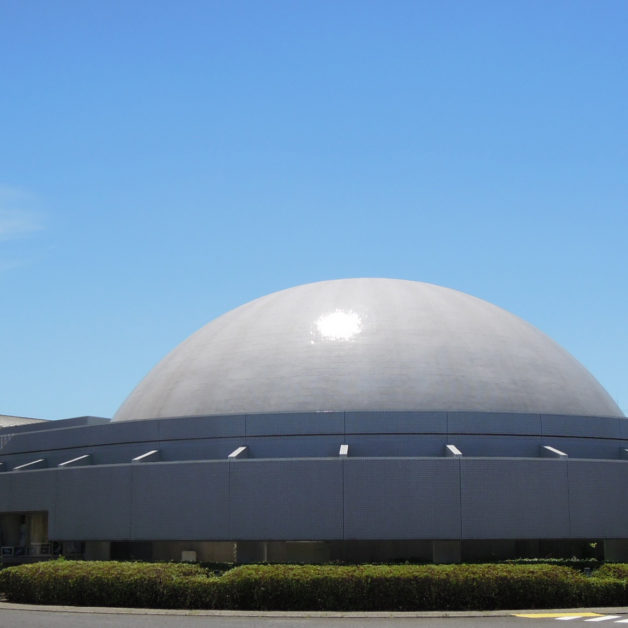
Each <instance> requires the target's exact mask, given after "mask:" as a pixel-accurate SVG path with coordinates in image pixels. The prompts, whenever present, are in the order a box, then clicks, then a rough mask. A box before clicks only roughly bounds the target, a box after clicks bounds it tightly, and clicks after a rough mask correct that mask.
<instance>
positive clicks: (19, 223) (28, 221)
mask: <svg viewBox="0 0 628 628" xmlns="http://www.w3.org/2000/svg"><path fill="white" fill-rule="evenodd" d="M42 229H43V225H42V223H41V219H40V217H39V215H38V214H37V213H35V212H33V211H30V210H27V209H12V208H8V209H5V208H3V207H1V206H0V240H13V239H14V238H20V237H23V236H25V235H28V234H29V233H33V232H34V231H41V230H42Z"/></svg>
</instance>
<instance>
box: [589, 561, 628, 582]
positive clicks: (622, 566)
mask: <svg viewBox="0 0 628 628" xmlns="http://www.w3.org/2000/svg"><path fill="white" fill-rule="evenodd" d="M595 575H596V576H599V577H602V578H617V579H618V580H628V565H627V564H626V563H606V564H605V565H603V566H602V567H600V568H599V569H598V570H597V571H596V572H595Z"/></svg>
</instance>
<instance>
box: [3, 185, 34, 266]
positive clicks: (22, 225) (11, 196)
mask: <svg viewBox="0 0 628 628" xmlns="http://www.w3.org/2000/svg"><path fill="white" fill-rule="evenodd" d="M36 204H37V203H36V199H35V198H33V196H32V195H30V194H28V193H27V192H25V191H23V190H20V189H17V188H13V187H9V186H6V185H2V184H0V273H4V272H7V271H10V270H12V269H14V268H18V267H20V266H24V265H25V264H28V263H29V262H28V261H27V260H28V259H29V258H30V257H32V251H29V249H28V247H27V248H26V249H25V248H24V244H25V243H24V242H23V240H24V238H27V237H28V236H30V235H32V234H34V233H36V232H38V231H42V230H43V229H44V222H43V216H42V214H41V212H39V211H37V210H36V209H35V206H36Z"/></svg>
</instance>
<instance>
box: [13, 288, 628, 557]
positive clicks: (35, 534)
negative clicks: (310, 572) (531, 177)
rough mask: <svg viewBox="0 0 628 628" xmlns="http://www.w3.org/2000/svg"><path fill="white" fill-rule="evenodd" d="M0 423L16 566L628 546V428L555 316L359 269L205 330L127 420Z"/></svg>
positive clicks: (123, 414) (507, 553)
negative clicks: (72, 559)
mask: <svg viewBox="0 0 628 628" xmlns="http://www.w3.org/2000/svg"><path fill="white" fill-rule="evenodd" d="M1 424H2V425H4V427H2V428H1V429H0V465H1V470H2V471H3V472H2V473H0V534H1V537H0V543H1V545H2V558H3V561H4V562H12V561H18V560H27V559H29V560H30V559H37V558H43V557H46V556H50V555H55V554H58V553H63V554H64V555H68V556H75V555H78V556H82V557H85V558H131V557H133V558H142V559H152V560H181V559H184V560H201V561H223V560H225V561H226V560H228V561H230V560H238V561H263V560H267V561H292V560H297V561H326V560H398V559H417V560H433V561H437V562H443V561H460V560H480V559H491V558H503V557H517V556H540V555H546V554H550V553H568V554H571V553H578V552H579V551H581V550H582V548H583V547H591V546H593V545H594V544H596V543H597V546H596V548H597V549H596V551H598V552H604V555H605V556H606V558H610V559H613V558H621V559H625V558H627V557H628V494H627V493H628V490H627V489H628V421H627V419H626V418H625V417H624V415H623V413H622V412H621V410H620V409H619V407H618V406H617V405H616V404H615V403H614V402H613V400H612V399H611V398H610V396H609V395H608V394H607V393H606V391H605V390H604V389H603V388H602V387H601V386H600V384H599V383H598V382H597V381H596V380H595V379H594V378H593V376H592V375H591V374H590V373H589V372H588V371H587V370H586V369H585V368H584V367H583V366H582V365H581V364H580V363H579V362H577V361H576V360H575V359H574V358H573V357H572V356H571V355H570V354H569V353H567V352H566V351H565V350H564V349H562V348H561V347H560V346H558V345H557V344H556V343H555V342H553V341H552V340H551V339H550V338H548V337H547V336H545V335H544V334H543V333H541V332H540V331H539V330H537V329H535V328H534V327H533V326H531V325H529V324H528V323H526V322H525V321H523V320H521V319H519V318H517V317H516V316H514V315H512V314H510V313H508V312H506V311H504V310H502V309H500V308H498V307H496V306H494V305H491V304H490V303H487V302H485V301H482V300H480V299H477V298H474V297H472V296H469V295H467V294H463V293H461V292H457V291H455V290H450V289H447V288H442V287H439V286H435V285H430V284H425V283H419V282H414V281H402V280H391V279H346V280H337V281H325V282H320V283H313V284H308V285H303V286H298V287H295V288H291V289H288V290H283V291H281V292H276V293H274V294H270V295H268V296H265V297H262V298H260V299H256V300H254V301H251V302H250V303H247V304H245V305H243V306H241V307H239V308H237V309H235V310H233V311H231V312H228V313H227V314H225V315H223V316H221V317H220V318H218V319H216V320H214V321H213V322H211V323H209V324H207V325H206V326H205V327H203V328H201V329H200V330H199V331H198V332H196V333H195V334H194V335H192V336H191V337H190V338H188V339H187V340H186V341H185V342H183V343H182V344H180V345H179V346H178V347H176V348H175V349H174V350H173V351H172V352H171V353H170V354H169V355H167V356H166V357H165V358H164V359H163V360H162V361H161V362H160V363H159V364H157V366H155V367H154V368H153V370H152V371H150V372H149V373H148V375H147V376H146V377H145V378H144V380H142V381H141V382H140V383H139V385H138V386H137V387H136V388H135V390H133V391H132V392H131V394H130V395H129V397H128V398H127V399H126V401H125V402H124V403H123V404H122V406H121V407H120V409H119V410H118V412H117V413H116V415H115V416H114V418H113V420H111V421H109V420H108V419H101V418H96V417H80V418H75V419H67V420H62V421H54V422H52V421H32V422H27V421H24V420H22V421H20V420H19V419H12V418H10V417H4V420H3V422H2V423H1Z"/></svg>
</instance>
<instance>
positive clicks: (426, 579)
mask: <svg viewBox="0 0 628 628" xmlns="http://www.w3.org/2000/svg"><path fill="white" fill-rule="evenodd" d="M222 584H223V585H228V590H229V593H230V596H231V600H230V602H231V607H232V608H239V609H267V610H271V609H272V610H315V609H318V610H366V611H375V610H401V611H404V610H405V611H410V610H470V609H482V610H488V609H500V608H501V609H510V608H548V607H568V606H587V605H598V604H601V603H602V601H603V602H604V603H605V604H608V605H612V604H616V603H622V602H621V601H622V600H623V599H624V589H625V584H624V583H623V582H621V581H614V580H599V579H597V578H586V577H585V576H583V575H582V574H580V573H578V572H577V571H575V570H573V569H570V568H568V567H556V566H553V565H492V564H491V565H361V566H351V567H343V566H334V565H329V566H313V565H311V566H297V565H248V566H242V567H238V568H236V569H233V570H232V571H229V572H227V573H226V574H225V575H224V576H223V577H222Z"/></svg>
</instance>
